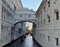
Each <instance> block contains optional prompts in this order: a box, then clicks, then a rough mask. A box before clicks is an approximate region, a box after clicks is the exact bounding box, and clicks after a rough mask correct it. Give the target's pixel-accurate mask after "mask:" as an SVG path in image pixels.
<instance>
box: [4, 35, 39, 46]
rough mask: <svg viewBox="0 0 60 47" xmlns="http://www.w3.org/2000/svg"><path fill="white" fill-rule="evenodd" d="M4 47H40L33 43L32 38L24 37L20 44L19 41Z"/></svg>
mask: <svg viewBox="0 0 60 47" xmlns="http://www.w3.org/2000/svg"><path fill="white" fill-rule="evenodd" d="M5 47H40V46H39V45H38V44H37V43H36V42H34V41H33V39H32V36H30V35H28V36H26V39H25V40H24V41H23V42H21V41H20V39H19V40H17V41H16V42H14V43H13V44H11V45H9V46H5Z"/></svg>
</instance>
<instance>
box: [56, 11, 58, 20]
mask: <svg viewBox="0 0 60 47" xmlns="http://www.w3.org/2000/svg"><path fill="white" fill-rule="evenodd" d="M56 20H59V12H58V11H57V12H56Z"/></svg>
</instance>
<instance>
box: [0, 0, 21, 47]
mask: <svg viewBox="0 0 60 47" xmlns="http://www.w3.org/2000/svg"><path fill="white" fill-rule="evenodd" d="M16 4H17V3H14V1H13V0H0V47H2V46H4V45H6V44H8V43H10V42H11V41H12V40H13V39H12V32H13V31H12V27H13V26H14V13H15V10H17V8H20V7H22V6H21V4H20V6H16Z"/></svg>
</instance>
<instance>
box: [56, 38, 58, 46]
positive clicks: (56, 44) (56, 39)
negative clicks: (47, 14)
mask: <svg viewBox="0 0 60 47" xmlns="http://www.w3.org/2000/svg"><path fill="white" fill-rule="evenodd" d="M56 45H57V46H58V38H56Z"/></svg>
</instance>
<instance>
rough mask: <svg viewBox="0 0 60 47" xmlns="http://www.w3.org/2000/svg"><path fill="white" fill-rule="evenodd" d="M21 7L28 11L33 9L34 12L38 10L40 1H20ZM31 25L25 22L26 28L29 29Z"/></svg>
mask: <svg viewBox="0 0 60 47" xmlns="http://www.w3.org/2000/svg"><path fill="white" fill-rule="evenodd" d="M21 1H22V4H23V7H24V8H29V9H33V10H34V11H37V9H38V8H39V6H40V4H41V2H42V0H21ZM32 25H33V24H32V23H29V22H27V23H26V26H30V28H32Z"/></svg>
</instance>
